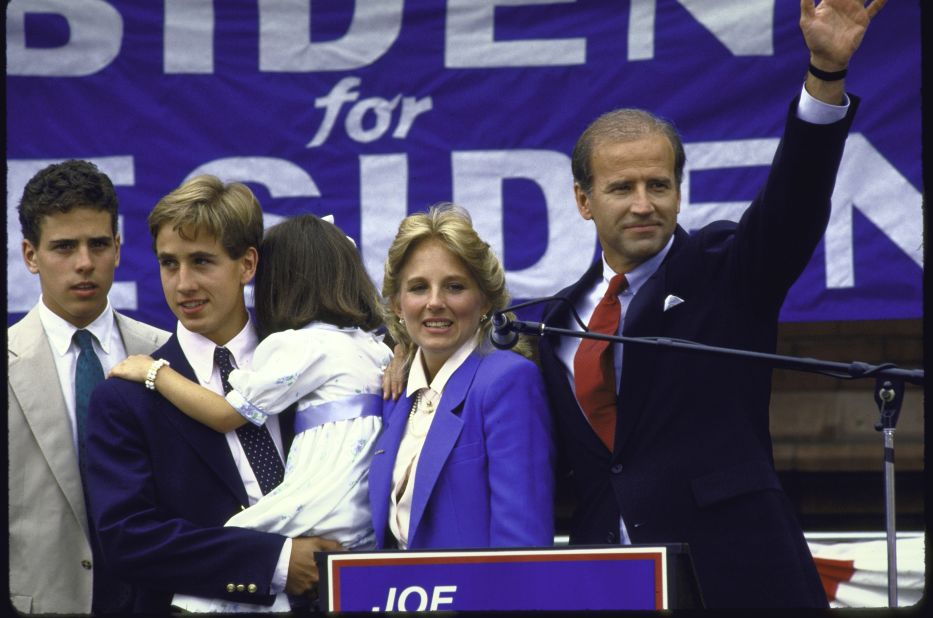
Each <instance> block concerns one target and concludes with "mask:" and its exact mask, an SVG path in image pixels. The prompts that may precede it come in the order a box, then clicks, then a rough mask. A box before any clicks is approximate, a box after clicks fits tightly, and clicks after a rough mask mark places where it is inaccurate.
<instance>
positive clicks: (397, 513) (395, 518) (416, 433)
mask: <svg viewBox="0 0 933 618" xmlns="http://www.w3.org/2000/svg"><path fill="white" fill-rule="evenodd" d="M477 343H478V339H477V338H476V337H471V338H470V339H469V340H467V341H466V342H465V343H464V344H463V345H462V346H460V348H459V349H458V350H457V351H456V352H454V353H453V355H451V357H450V358H448V359H447V361H446V362H445V363H444V364H443V365H442V366H441V368H440V371H438V372H437V375H436V376H434V379H433V380H432V381H431V384H430V385H429V384H428V378H427V375H425V372H424V363H423V360H422V355H421V348H418V351H417V352H415V357H414V360H412V363H411V369H410V370H409V372H408V387H407V389H406V391H405V394H406V396H408V397H411V396H412V395H415V399H414V403H413V404H412V408H411V412H410V413H409V415H408V424H407V426H406V427H405V434H404V435H403V436H402V441H401V443H399V447H398V454H397V455H396V457H395V468H394V469H393V471H392V492H391V494H390V495H389V530H390V531H391V532H392V535H393V536H394V537H395V539H396V540H397V541H398V546H399V549H408V526H409V523H410V521H411V502H412V497H413V496H414V486H415V473H416V472H417V469H418V459H419V457H420V456H421V449H422V448H423V447H424V441H425V438H426V437H427V435H428V431H429V430H430V429H431V423H432V422H433V421H434V411H435V410H436V409H437V406H438V405H439V404H440V401H441V397H442V396H443V394H444V387H445V386H446V385H447V381H448V380H449V379H450V377H451V376H452V375H453V374H454V372H455V371H456V370H457V369H459V368H460V365H462V364H463V362H464V361H465V360H466V359H467V358H468V357H469V356H470V354H472V353H473V350H474V349H476V346H477Z"/></svg>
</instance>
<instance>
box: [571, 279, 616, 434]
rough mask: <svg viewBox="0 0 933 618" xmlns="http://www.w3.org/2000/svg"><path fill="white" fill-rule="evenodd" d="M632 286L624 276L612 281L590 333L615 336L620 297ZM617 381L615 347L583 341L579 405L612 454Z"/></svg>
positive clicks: (577, 369) (577, 368) (577, 374)
mask: <svg viewBox="0 0 933 618" xmlns="http://www.w3.org/2000/svg"><path fill="white" fill-rule="evenodd" d="M627 286H628V281H626V280H625V276H624V275H616V276H614V277H613V278H612V279H611V280H610V281H609V288H608V289H607V290H606V294H605V295H604V296H603V297H602V298H601V299H600V301H599V303H598V304H597V305H596V309H594V310H593V315H592V317H590V323H589V325H588V327H589V329H590V331H592V332H594V333H602V334H604V335H615V334H616V333H617V331H618V330H619V317H620V314H621V311H622V309H621V307H620V305H619V293H620V292H621V291H622V290H624V289H625V288H626V287H627ZM615 382H616V380H615V370H614V369H613V362H612V346H610V345H609V342H608V341H600V340H598V339H583V340H582V341H580V347H579V348H578V349H577V354H576V356H574V357H573V383H574V389H575V390H576V393H577V401H578V402H579V403H580V407H581V408H582V409H583V414H584V415H585V416H586V419H587V420H588V421H589V422H590V426H591V427H592V428H593V431H595V432H596V435H597V436H599V439H600V440H602V442H603V444H605V445H606V448H608V449H609V450H610V451H612V445H613V442H614V441H615V431H616V383H615Z"/></svg>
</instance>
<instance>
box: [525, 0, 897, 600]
mask: <svg viewBox="0 0 933 618" xmlns="http://www.w3.org/2000/svg"><path fill="white" fill-rule="evenodd" d="M883 4H884V1H883V0H875V1H873V2H871V3H870V4H869V5H868V6H867V7H863V3H862V2H860V1H858V0H851V1H849V0H822V1H821V2H820V3H819V4H818V5H817V6H816V7H814V5H813V2H812V1H811V0H802V2H801V20H800V26H801V29H802V31H803V34H804V39H805V40H806V43H807V46H808V48H809V50H810V68H809V72H808V74H807V77H806V82H805V84H804V89H803V91H802V92H801V95H800V96H799V97H798V98H797V99H795V100H794V102H793V104H792V105H791V108H790V111H789V114H788V118H787V126H786V129H785V133H784V136H783V139H782V142H781V145H780V146H779V148H778V151H777V154H776V155H775V158H774V162H773V165H772V168H771V171H770V175H769V177H768V179H767V182H766V184H765V186H764V187H763V189H762V190H761V192H760V193H759V195H758V197H757V198H756V199H755V200H754V202H753V203H752V205H751V206H750V207H749V209H748V210H747V211H746V213H745V214H744V216H743V217H742V219H741V221H740V222H739V223H737V224H736V223H731V222H717V223H713V224H710V225H708V226H706V227H704V228H702V229H700V230H698V231H696V232H695V233H693V234H688V233H687V232H686V231H684V230H683V229H682V228H680V227H679V226H678V225H677V214H678V212H679V210H680V183H681V176H682V173H683V167H684V152H683V146H682V144H681V142H680V139H679V137H678V136H677V133H676V131H675V130H674V129H673V127H671V125H670V124H669V123H666V122H665V121H662V120H660V119H658V118H656V117H654V116H652V115H651V114H648V113H645V112H642V111H640V110H618V111H615V112H610V113H609V114H606V115H604V116H602V117H600V118H599V119H597V120H596V121H595V122H594V123H593V124H592V125H590V127H589V128H588V129H587V130H586V131H585V132H584V133H583V135H582V136H581V137H580V140H579V141H578V142H577V145H576V147H575V149H574V153H573V172H574V179H575V185H574V189H575V194H576V201H577V207H578V210H579V212H580V215H581V216H582V217H583V218H584V219H587V220H592V221H593V222H594V223H595V225H596V232H597V236H598V238H599V242H600V245H601V247H602V259H601V260H599V261H597V262H596V263H595V264H594V265H593V266H592V267H591V268H590V269H589V271H588V272H587V273H586V274H584V275H583V277H582V278H581V279H580V280H579V281H578V282H577V283H575V284H574V285H572V286H570V287H569V288H567V289H565V290H563V291H562V292H560V293H559V295H560V296H564V297H566V298H567V299H569V300H570V304H572V305H573V306H574V307H575V308H576V310H577V312H578V313H579V314H580V316H581V317H582V319H583V320H584V321H589V323H590V327H591V329H594V330H601V329H602V328H603V327H604V326H605V325H606V324H608V326H605V330H606V332H610V333H619V332H621V333H622V334H623V335H626V336H629V337H639V336H654V337H670V338H681V339H690V340H696V341H700V342H703V343H706V344H709V345H716V346H724V347H733V348H744V349H752V350H758V351H762V352H773V351H774V350H775V346H776V332H777V320H778V314H779V311H780V308H781V304H782V303H783V300H784V297H785V295H786V293H787V291H788V289H789V288H790V286H791V285H792V284H793V283H794V281H795V280H796V279H797V277H798V276H799V275H800V273H801V271H802V270H803V268H804V267H805V266H806V264H807V262H808V261H809V259H810V256H811V254H812V253H813V250H814V248H815V247H816V245H817V243H818V241H819V239H820V237H821V236H822V234H823V232H824V230H825V227H826V224H827V221H828V219H829V214H830V197H831V194H832V191H833V185H834V182H835V176H836V172H837V168H838V165H839V161H840V159H841V156H842V151H843V146H844V143H845V139H846V135H847V132H848V129H849V126H850V124H851V121H852V116H853V114H854V112H855V108H856V107H857V100H855V99H850V98H849V97H847V96H846V94H845V90H844V85H843V79H842V78H843V77H844V75H845V69H846V67H847V66H848V63H849V59H850V57H851V56H852V54H853V53H854V51H855V49H857V48H858V46H859V44H860V42H861V39H862V36H863V35H864V32H865V29H866V27H867V24H868V21H869V19H870V18H871V17H873V16H874V15H875V14H876V13H877V12H878V10H880V8H881V6H882V5H883ZM617 275H621V276H624V278H623V277H620V276H617ZM616 284H621V290H617V289H613V292H611V293H608V294H607V290H608V289H609V288H610V285H612V286H613V288H615V287H616ZM604 296H605V299H604V300H603V297H604ZM606 316H608V318H607V317H606ZM597 318H598V319H597ZM544 321H545V322H547V323H548V324H552V325H567V326H570V324H571V319H570V310H569V308H568V306H567V304H566V303H561V304H557V303H554V304H552V305H549V306H548V308H547V309H546V310H545V316H544ZM600 321H601V322H603V323H604V324H603V325H595V323H596V322H600ZM603 352H605V354H603ZM540 355H541V363H542V367H543V370H544V372H545V374H546V377H547V378H548V379H547V380H546V383H547V385H548V388H549V397H550V400H551V404H552V409H553V410H554V411H555V415H556V419H557V423H558V428H559V429H558V431H556V432H555V435H556V436H558V440H559V441H560V445H559V446H560V449H561V457H562V460H563V462H564V463H565V464H566V469H565V474H566V475H567V476H568V478H569V480H570V483H571V484H572V485H573V489H574V493H575V496H576V500H577V508H576V512H575V514H574V518H573V522H572V529H571V535H570V540H571V543H574V544H594V543H595V544H602V543H620V542H621V543H628V542H631V543H663V542H685V543H688V544H689V546H690V550H691V554H692V557H693V561H694V566H695V569H696V574H697V577H698V580H699V584H700V588H701V592H702V594H703V596H704V600H705V603H706V604H707V605H708V606H710V607H726V606H745V607H751V606H818V607H825V606H826V605H827V602H826V597H825V595H824V592H823V590H822V587H821V585H820V580H819V577H818V575H817V572H816V569H815V567H814V564H813V560H812V557H811V555H810V552H809V550H808V547H807V544H806V541H805V539H804V537H803V533H802V532H801V529H800V526H799V523H798V521H797V519H796V516H795V514H794V512H793V508H792V506H791V504H790V502H789V501H788V499H787V497H786V495H785V494H784V492H783V490H782V489H781V486H780V484H779V482H778V477H777V474H776V472H775V470H774V465H773V457H772V452H771V439H770V435H769V430H768V402H769V398H770V387H771V384H770V380H771V370H770V369H769V368H768V367H766V366H764V365H758V364H753V363H749V362H747V361H742V360H733V359H728V358H725V357H712V356H701V355H697V354H689V353H684V352H678V351H669V350H662V349H659V348H656V347H653V346H643V345H636V344H626V345H625V346H624V350H623V346H621V345H614V346H611V347H609V346H603V347H602V348H599V347H598V346H596V345H594V344H589V343H581V342H580V341H579V340H576V339H572V338H566V339H558V338H556V337H545V338H543V339H542V340H541V342H540ZM603 385H605V386H606V388H602V386H603Z"/></svg>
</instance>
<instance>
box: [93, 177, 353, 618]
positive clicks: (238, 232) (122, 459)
mask: <svg viewBox="0 0 933 618" xmlns="http://www.w3.org/2000/svg"><path fill="white" fill-rule="evenodd" d="M148 223H149V229H150V233H151V234H152V238H153V246H154V249H155V252H156V255H157V257H158V260H159V272H160V276H161V280H162V289H163V292H164V294H165V300H166V302H167V303H168V305H169V307H170V308H171V310H172V312H173V313H174V314H175V316H176V317H177V318H178V326H177V328H176V332H175V333H174V334H173V335H172V337H171V339H169V341H168V342H167V343H166V344H165V345H164V346H163V347H161V348H159V349H158V350H156V351H155V352H154V353H153V357H154V358H155V359H157V360H156V361H155V362H154V363H153V365H152V367H151V368H150V382H151V381H152V380H154V379H155V375H156V373H157V372H158V370H159V368H160V367H161V366H162V364H163V363H164V362H165V361H167V362H168V363H170V364H171V366H172V367H173V368H174V369H175V370H177V371H179V372H180V373H182V374H183V375H185V376H187V377H188V378H190V379H192V380H196V381H198V382H199V383H200V384H201V385H203V386H206V387H207V388H211V389H213V390H215V391H217V392H222V389H223V386H222V385H223V381H224V379H225V377H223V375H222V374H221V367H220V366H218V364H222V365H226V364H227V363H230V364H232V365H233V366H235V367H243V368H246V367H249V366H250V363H251V360H252V355H253V350H254V349H255V347H256V343H257V336H256V332H255V329H254V327H253V325H252V323H251V322H250V319H249V314H248V312H247V309H246V304H245V301H244V297H243V292H244V286H245V285H246V284H247V283H248V282H249V281H250V280H251V279H252V277H253V275H254V273H255V270H256V264H257V261H258V253H257V248H258V247H259V243H260V241H261V239H262V231H263V226H262V211H261V209H260V207H259V204H258V202H257V201H256V199H255V197H254V196H253V194H252V193H251V192H250V190H249V189H248V188H247V187H246V186H245V185H243V184H240V183H231V184H228V185H224V184H223V183H221V182H220V181H219V180H218V179H217V178H215V177H213V176H198V177H195V178H193V179H191V180H189V181H188V182H186V183H184V184H183V185H181V186H180V187H178V188H177V189H176V190H175V191H173V192H172V193H170V194H168V195H167V196H165V197H164V198H162V200H160V201H159V203H158V204H157V205H156V207H155V208H154V209H153V211H152V213H150V215H149V221H148ZM216 354H222V355H223V356H224V359H223V360H217V361H216V362H215V359H216V358H218V357H217V356H216ZM148 387H149V385H148V384H147V385H145V386H144V385H143V384H139V383H135V382H129V381H125V380H121V379H116V378H113V379H109V380H107V381H106V382H104V383H102V384H101V385H99V386H98V387H97V389H96V390H95V391H94V394H93V397H92V399H91V408H92V410H93V411H94V414H93V415H92V417H91V418H92V420H91V422H90V423H89V427H88V460H89V464H88V494H89V506H90V511H91V517H92V519H93V521H94V524H95V526H96V529H97V530H98V533H99V537H100V542H101V547H102V549H103V552H104V555H105V557H106V559H107V561H108V564H110V565H112V566H114V567H115V569H116V571H117V572H118V573H120V574H121V576H122V577H123V578H125V579H126V580H127V581H128V582H131V583H133V584H135V585H137V586H138V588H139V594H138V596H137V600H136V605H135V607H134V610H135V611H137V612H152V613H165V612H167V611H168V610H169V608H170V607H176V608H179V609H181V610H184V611H195V612H197V611H218V610H225V611H234V610H236V611H241V610H242V611H249V610H251V609H255V610H259V609H266V610H268V609H270V608H271V609H272V610H273V611H289V609H290V603H289V599H288V596H287V595H303V594H305V593H307V592H308V591H309V590H310V589H311V588H312V586H313V584H315V583H316V582H317V577H318V574H317V568H316V566H315V563H314V557H313V552H314V551H320V550H324V549H337V545H336V544H335V543H331V542H329V541H323V540H320V539H314V538H296V539H287V538H285V537H283V536H280V535H277V534H271V533H266V532H260V531H255V530H247V529H243V528H235V527H224V522H226V521H227V519H228V518H229V517H230V516H232V515H233V514H235V513H237V512H238V511H239V510H241V509H243V508H246V507H247V506H248V505H250V504H253V503H255V502H256V501H257V500H258V499H259V498H260V497H261V496H262V494H264V493H266V492H267V491H268V490H269V489H270V487H268V484H267V483H265V482H264V481H265V478H266V475H267V474H268V475H271V476H275V475H276V474H277V475H279V477H278V480H281V476H280V475H281V473H282V456H283V453H284V452H285V450H286V449H287V448H288V443H289V441H290V438H291V435H292V427H291V423H290V422H289V418H288V416H286V415H282V416H281V417H280V418H279V419H275V418H272V417H270V419H269V420H270V421H273V422H272V423H271V424H270V423H268V422H267V423H266V427H267V428H268V432H265V433H262V434H261V435H258V436H257V435H252V434H251V435H248V436H247V435H244V434H243V433H240V432H239V431H232V432H229V433H227V434H222V433H218V432H215V431H213V430H211V429H209V428H208V427H206V426H204V425H201V424H199V423H197V422H196V421H194V420H192V419H190V418H189V417H187V416H185V415H184V414H183V413H182V412H181V411H180V410H178V409H177V408H175V407H174V406H172V405H171V404H170V403H169V402H168V401H167V400H166V399H164V398H163V397H162V396H161V395H160V394H158V392H156V391H155V390H153V389H151V388H148ZM279 420H281V426H280V425H279ZM254 440H260V443H262V442H263V441H264V443H265V445H266V446H265V447H259V448H257V449H256V450H255V451H254V450H253V448H252V446H251V445H252V444H253V441H254ZM259 451H263V452H265V453H266V454H267V455H268V457H267V458H266V460H264V461H257V460H256V459H254V454H255V452H259Z"/></svg>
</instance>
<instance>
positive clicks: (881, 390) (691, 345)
mask: <svg viewBox="0 0 933 618" xmlns="http://www.w3.org/2000/svg"><path fill="white" fill-rule="evenodd" d="M549 300H550V299H549ZM554 300H557V299H556V298H555V299H554ZM561 300H562V299H561ZM529 304H532V303H522V304H521V305H516V306H515V307H511V308H510V309H508V310H511V309H517V308H520V307H522V306H527V305H529ZM493 325H494V327H495V328H496V330H497V332H498V333H499V335H500V336H501V335H502V334H503V333H506V334H507V333H515V338H516V339H517V335H518V334H524V335H534V336H537V337H541V336H544V335H563V336H567V337H577V338H580V339H599V340H602V341H609V342H613V343H624V344H630V343H634V344H636V345H653V346H659V347H662V348H673V349H677V350H684V351H688V352H698V353H701V354H714V355H719V356H732V357H738V358H746V359H749V360H754V361H758V362H764V363H767V364H770V365H771V366H772V367H780V368H782V369H791V370H794V371H805V372H809V373H819V374H823V375H827V376H830V377H834V378H839V379H856V378H875V383H876V388H875V401H876V403H877V405H878V409H879V412H880V415H881V418H880V421H879V422H878V423H877V424H876V425H875V429H876V430H878V431H881V432H882V436H883V440H884V521H885V530H886V538H887V550H888V552H887V553H888V606H889V607H897V543H896V540H897V536H896V529H895V507H894V429H895V427H896V425H897V418H898V415H899V414H900V410H901V403H902V402H903V399H904V383H905V382H909V383H911V384H917V385H919V386H923V384H924V372H923V370H922V369H900V368H898V367H895V366H894V365H892V364H891V363H884V364H881V365H869V364H868V363H863V362H859V361H854V362H851V363H838V362H832V361H824V360H819V359H815V358H798V357H794V356H782V355H780V354H768V353H765V352H755V351H752V350H739V349H735V348H723V347H717V346H709V345H705V344H702V343H696V342H693V341H687V340H685V339H671V338H667V337H626V336H624V335H604V334H602V333H594V332H590V331H586V330H570V329H566V328H555V327H552V326H547V325H545V324H543V323H540V322H526V321H522V320H510V319H509V318H508V317H507V316H505V315H504V313H503V312H497V313H496V314H495V315H494V316H493ZM494 345H496V343H495V342H494ZM510 345H514V342H509V343H506V344H505V345H504V346H498V347H506V346H510Z"/></svg>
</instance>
